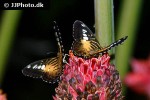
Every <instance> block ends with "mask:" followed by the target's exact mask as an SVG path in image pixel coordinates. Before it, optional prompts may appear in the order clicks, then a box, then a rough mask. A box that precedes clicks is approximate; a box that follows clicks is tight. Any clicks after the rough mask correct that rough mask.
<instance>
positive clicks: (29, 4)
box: [4, 2, 44, 8]
mask: <svg viewBox="0 0 150 100" xmlns="http://www.w3.org/2000/svg"><path fill="white" fill-rule="evenodd" d="M4 7H5V8H8V7H11V8H19V7H21V8H33V7H37V8H43V7H44V4H43V3H42V2H38V3H36V4H33V3H22V2H20V3H4Z"/></svg>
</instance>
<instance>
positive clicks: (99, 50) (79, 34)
mask: <svg viewBox="0 0 150 100" xmlns="http://www.w3.org/2000/svg"><path fill="white" fill-rule="evenodd" d="M127 37H128V36H125V37H123V38H121V39H119V40H118V41H116V42H114V43H112V44H110V45H109V46H106V47H104V48H103V47H101V45H100V43H99V42H98V41H97V39H96V38H95V35H94V34H93V32H92V31H91V30H90V29H89V28H88V27H87V26H86V25H85V24H84V23H83V22H81V21H79V20H76V21H75V22H74V24H73V38H74V42H73V43H72V47H71V49H72V51H73V53H74V55H76V56H80V57H83V58H90V57H93V56H99V54H103V53H106V52H107V51H108V50H110V49H111V48H112V47H115V46H117V45H119V44H121V43H123V42H124V41H125V40H126V39H127Z"/></svg>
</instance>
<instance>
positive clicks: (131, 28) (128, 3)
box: [116, 0, 142, 79]
mask: <svg viewBox="0 0 150 100" xmlns="http://www.w3.org/2000/svg"><path fill="white" fill-rule="evenodd" d="M141 6H142V0H124V2H123V5H122V8H121V10H120V17H119V18H120V19H119V23H118V27H117V38H118V39H119V38H121V37H123V36H125V35H127V36H128V39H127V40H126V41H125V43H123V45H121V46H119V47H117V52H116V65H117V66H118V70H119V71H120V72H121V73H120V75H121V77H122V79H123V78H124V77H125V75H126V72H127V70H128V65H129V61H130V58H131V56H132V53H133V49H134V42H135V38H136V31H137V26H138V19H139V15H140V10H141ZM120 58H121V59H120ZM122 58H123V59H122Z"/></svg>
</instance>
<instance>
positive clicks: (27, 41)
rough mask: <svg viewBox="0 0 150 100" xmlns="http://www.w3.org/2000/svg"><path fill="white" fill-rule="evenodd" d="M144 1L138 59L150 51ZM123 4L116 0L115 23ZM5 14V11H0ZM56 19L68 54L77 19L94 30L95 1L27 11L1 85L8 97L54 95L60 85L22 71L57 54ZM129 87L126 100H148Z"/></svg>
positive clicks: (64, 0) (27, 99) (57, 2)
mask: <svg viewBox="0 0 150 100" xmlns="http://www.w3.org/2000/svg"><path fill="white" fill-rule="evenodd" d="M143 2H144V4H143V6H142V13H141V15H140V16H141V17H140V20H139V28H138V30H137V40H136V44H135V49H134V54H133V57H135V58H146V57H147V56H148V55H149V51H150V42H149V33H150V30H149V27H150V26H149V23H150V1H149V0H145V1H143ZM120 4H121V2H120V1H119V0H114V20H115V22H116V21H117V19H118V11H119V7H120ZM2 13H3V11H1V13H0V14H2ZM54 20H55V21H57V24H58V26H59V28H60V31H61V33H62V39H63V44H64V48H65V52H66V53H68V50H69V49H70V47H71V43H72V41H73V38H72V25H73V23H74V21H75V20H81V21H83V22H84V23H85V24H86V25H87V26H88V27H89V28H90V29H91V30H92V31H93V32H94V28H93V26H94V20H95V19H94V2H93V0H51V2H50V9H49V10H32V9H31V10H24V11H23V14H22V16H21V20H20V22H19V27H18V29H17V33H16V37H15V39H14V42H13V45H12V48H11V53H10V55H9V59H8V63H7V66H6V72H5V77H4V80H3V83H2V85H1V87H0V88H2V89H3V90H4V92H6V93H7V96H8V100H51V99H52V95H54V94H55V90H54V89H55V87H57V84H48V83H45V82H43V81H42V80H41V79H33V78H29V77H25V76H24V75H23V74H22V72H21V70H22V69H23V68H24V67H25V66H26V65H28V64H29V63H31V62H33V61H36V60H39V59H43V58H46V57H49V56H50V55H47V53H48V52H54V53H57V52H56V51H57V42H56V40H55V35H54V31H53V21H54ZM115 26H116V23H115ZM116 29H117V27H115V30H116ZM127 90H128V91H127V95H126V100H133V99H136V100H146V99H145V97H144V96H142V95H139V94H136V93H135V92H133V91H132V90H130V89H127Z"/></svg>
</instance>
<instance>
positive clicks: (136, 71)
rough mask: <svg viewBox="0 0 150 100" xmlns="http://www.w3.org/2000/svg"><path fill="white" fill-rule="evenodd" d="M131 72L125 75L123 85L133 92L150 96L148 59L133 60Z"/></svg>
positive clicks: (149, 60) (149, 66)
mask: <svg viewBox="0 0 150 100" xmlns="http://www.w3.org/2000/svg"><path fill="white" fill-rule="evenodd" d="M131 66H132V69H133V72H130V73H128V74H127V76H126V78H125V83H126V84H127V85H128V86H129V87H131V88H132V89H133V90H134V91H136V92H138V93H142V94H146V95H148V96H150V76H149V75H150V57H149V58H148V59H147V60H137V59H133V60H132V61H131Z"/></svg>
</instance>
